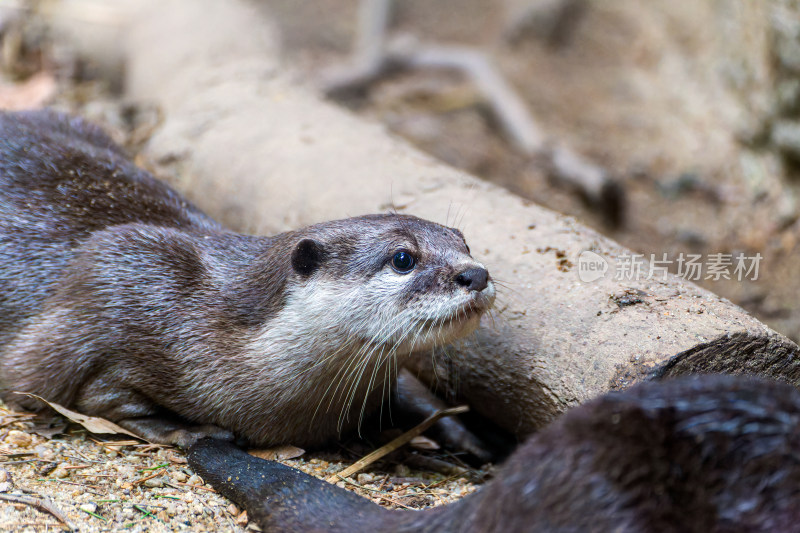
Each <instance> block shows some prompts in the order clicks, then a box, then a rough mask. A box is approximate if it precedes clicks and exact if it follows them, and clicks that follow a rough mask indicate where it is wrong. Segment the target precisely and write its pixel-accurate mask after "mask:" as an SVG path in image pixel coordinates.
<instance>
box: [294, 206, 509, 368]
mask: <svg viewBox="0 0 800 533" xmlns="http://www.w3.org/2000/svg"><path fill="white" fill-rule="evenodd" d="M296 239H297V242H296V244H295V245H294V247H293V251H292V254H291V265H292V270H293V276H294V279H293V282H292V283H289V287H290V288H289V294H288V295H287V296H288V298H287V306H288V307H295V306H297V310H298V311H299V310H300V308H302V310H303V311H304V312H305V313H306V315H307V319H311V320H314V323H315V326H317V327H319V328H321V331H320V334H323V335H325V336H327V337H328V338H329V339H330V340H331V341H332V342H333V343H334V344H342V343H352V342H356V343H358V344H361V345H368V346H373V347H382V348H388V349H390V350H391V351H392V352H394V353H398V354H401V353H410V352H412V351H417V350H423V349H427V348H430V347H432V346H434V345H437V344H446V343H448V342H451V341H453V340H456V339H458V338H460V337H463V336H465V335H468V334H469V333H471V332H472V331H474V329H475V328H476V327H477V326H478V323H479V321H480V317H481V315H482V314H483V313H484V312H485V311H486V310H487V309H489V307H491V305H492V303H493V302H494V296H495V290H494V284H493V282H492V279H491V276H490V275H489V272H488V271H487V270H486V268H485V267H484V266H483V265H482V264H480V263H478V262H477V261H475V260H474V259H473V258H472V256H471V255H470V250H469V247H468V246H467V244H466V242H465V241H464V236H463V235H462V234H461V232H460V231H458V230H457V229H452V228H448V227H445V226H441V225H439V224H435V223H433V222H429V221H426V220H422V219H419V218H416V217H413V216H407V215H369V216H363V217H357V218H350V219H346V220H340V221H334V222H327V223H325V224H320V225H317V226H311V227H309V228H307V229H306V230H303V231H301V232H299V234H298V235H297V236H296ZM381 351H382V352H383V351H384V350H383V349H382V350H381Z"/></svg>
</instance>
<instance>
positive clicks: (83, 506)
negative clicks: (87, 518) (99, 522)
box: [78, 503, 97, 513]
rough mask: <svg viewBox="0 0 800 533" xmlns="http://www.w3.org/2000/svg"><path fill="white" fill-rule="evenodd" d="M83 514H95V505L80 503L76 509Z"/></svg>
mask: <svg viewBox="0 0 800 533" xmlns="http://www.w3.org/2000/svg"><path fill="white" fill-rule="evenodd" d="M78 509H80V510H81V511H83V512H84V513H96V512H97V504H96V503H82V504H81V505H80V507H78Z"/></svg>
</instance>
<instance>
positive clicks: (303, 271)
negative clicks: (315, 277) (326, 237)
mask: <svg viewBox="0 0 800 533" xmlns="http://www.w3.org/2000/svg"><path fill="white" fill-rule="evenodd" d="M324 260H325V248H323V246H322V243H320V242H317V241H315V240H314V239H303V240H302V241H300V242H298V243H297V245H296V246H295V247H294V251H292V268H294V270H295V272H297V273H298V274H300V275H301V276H310V275H311V274H313V273H314V271H315V270H316V269H317V268H318V267H319V266H320V265H321V264H322V262H323V261H324Z"/></svg>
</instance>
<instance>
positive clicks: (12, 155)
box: [0, 112, 494, 445]
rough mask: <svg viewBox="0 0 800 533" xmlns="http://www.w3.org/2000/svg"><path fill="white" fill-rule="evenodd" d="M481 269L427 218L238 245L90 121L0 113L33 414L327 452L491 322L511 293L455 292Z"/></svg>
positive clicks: (0, 205)
mask: <svg viewBox="0 0 800 533" xmlns="http://www.w3.org/2000/svg"><path fill="white" fill-rule="evenodd" d="M398 248H404V249H408V250H410V251H412V252H413V253H415V254H417V255H418V256H419V268H417V269H416V270H415V271H414V272H413V273H412V274H409V275H400V274H397V273H396V272H394V271H393V270H392V269H391V267H390V266H389V265H388V260H389V259H390V258H391V256H392V254H393V253H394V252H395V251H396V250H397V249H398ZM475 265H478V264H477V263H476V262H475V261H474V260H473V259H472V258H471V257H470V256H469V253H468V249H467V247H466V244H465V243H464V239H463V236H462V235H461V234H460V232H458V231H457V230H452V229H450V228H446V227H444V226H440V225H438V224H434V223H432V222H427V221H424V220H421V219H418V218H415V217H411V216H403V215H368V216H364V217H357V218H352V219H346V220H341V221H333V222H327V223H323V224H318V225H315V226H310V227H308V228H304V229H301V230H298V231H293V232H287V233H283V234H280V235H277V236H274V237H254V236H248V235H239V234H236V233H233V232H231V231H229V230H227V229H225V228H224V227H222V226H221V225H219V224H218V223H216V222H215V221H214V220H212V219H211V218H209V217H207V216H206V215H204V214H203V213H202V212H200V211H199V210H198V209H197V208H196V207H194V206H192V205H191V204H190V203H188V202H187V201H186V200H185V199H183V197H181V196H180V195H179V194H178V193H176V192H175V191H173V190H172V189H170V188H169V187H167V186H166V185H165V184H163V183H161V182H159V181H157V180H156V179H154V178H153V177H152V176H150V175H149V174H148V173H146V172H145V171H143V170H140V169H138V168H136V167H135V166H134V165H133V164H132V163H131V162H130V161H129V160H128V159H127V158H126V156H125V155H124V154H123V153H122V151H121V150H120V149H119V148H118V147H116V146H115V145H114V144H113V142H112V141H111V140H110V139H108V138H107V136H106V135H105V134H103V133H102V131H100V130H99V129H98V128H96V127H94V126H92V125H91V124H88V123H86V122H84V121H81V120H79V119H73V118H69V117H67V116H64V115H59V114H55V113H48V112H31V113H6V114H2V115H0V284H2V285H0V376H2V389H3V391H4V398H5V399H7V400H10V401H13V402H15V403H19V404H22V405H24V406H27V407H29V408H36V407H39V406H38V405H37V404H36V403H34V402H32V401H28V400H26V399H21V398H20V397H19V396H18V395H13V394H10V392H11V391H25V392H32V393H35V394H38V395H41V396H44V397H45V398H47V399H49V400H51V401H55V402H57V403H60V404H62V405H66V406H72V407H74V408H76V409H77V410H79V411H81V412H83V413H86V414H90V415H97V416H103V417H106V418H109V419H111V420H113V421H116V422H119V423H120V424H121V425H123V426H126V427H130V428H131V429H134V430H135V431H136V430H138V431H142V432H144V433H145V436H147V437H149V438H154V439H155V440H159V441H163V440H167V441H173V442H175V443H177V444H181V445H186V444H188V443H190V442H191V441H192V440H193V439H194V438H196V437H197V436H199V435H202V434H205V433H209V432H212V433H213V431H211V430H207V429H203V428H201V429H200V430H199V431H197V432H195V433H192V431H194V429H192V428H191V426H189V427H188V428H186V427H185V426H184V425H183V422H190V423H192V424H213V425H215V426H219V427H220V428H225V429H227V430H231V431H233V432H234V433H236V434H237V435H239V436H243V437H246V438H247V439H249V440H250V441H251V442H253V443H256V444H261V445H265V444H276V443H281V442H291V443H293V444H297V445H313V444H319V443H321V442H323V441H324V440H327V439H328V438H330V437H332V436H334V435H335V434H336V433H337V432H338V431H340V430H342V429H346V428H349V427H352V426H353V425H354V423H356V422H357V421H358V419H359V418H360V416H361V413H362V412H366V411H369V410H371V409H372V408H374V406H375V405H376V404H377V403H379V402H380V401H381V400H382V399H383V398H385V397H386V395H387V394H388V388H389V386H390V384H391V382H392V381H393V379H394V377H395V376H396V375H397V368H396V366H397V358H398V357H400V358H401V357H402V356H405V355H407V354H408V353H409V352H410V351H412V350H416V349H427V348H429V347H431V346H432V345H433V344H435V343H438V342H441V343H444V342H447V341H449V340H453V339H455V338H457V337H459V336H462V335H464V334H466V333H469V332H470V331H471V330H472V329H474V328H475V327H476V326H477V322H478V320H479V316H480V312H481V311H482V310H485V309H486V308H487V307H488V306H489V305H491V301H492V299H493V295H494V292H493V291H494V289H493V288H492V287H491V286H489V287H487V289H486V290H484V291H481V292H480V293H476V291H468V290H464V288H463V287H459V286H457V285H456V284H455V283H454V282H453V278H454V276H456V275H457V274H458V273H459V272H460V271H463V269H464V268H468V267H474V266H475ZM468 305H472V306H474V308H475V309H476V310H477V312H474V313H471V314H469V316H467V314H466V312H465V309H466V307H465V306H468ZM453 317H455V318H456V320H455V321H454V322H453V323H452V324H451V323H450V322H448V319H450V318H453ZM174 415H179V416H178V417H175V416H174ZM312 418H313V421H312ZM170 419H172V422H167V420H170ZM159 420H161V421H163V424H162V425H160V426H159V423H160V422H158V421H159ZM187 430H188V431H189V433H185V431H187ZM170 431H174V432H175V433H170ZM219 434H220V435H224V434H225V432H224V431H222V432H219Z"/></svg>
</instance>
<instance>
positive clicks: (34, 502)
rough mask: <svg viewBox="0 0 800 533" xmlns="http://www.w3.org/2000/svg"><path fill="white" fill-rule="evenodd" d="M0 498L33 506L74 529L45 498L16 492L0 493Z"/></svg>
mask: <svg viewBox="0 0 800 533" xmlns="http://www.w3.org/2000/svg"><path fill="white" fill-rule="evenodd" d="M0 500H5V501H7V502H14V503H21V504H24V505H30V506H31V507H35V508H36V509H39V510H40V511H44V512H46V513H49V514H51V515H53V516H54V517H55V518H56V520H58V521H59V522H61V523H62V524H64V525H65V526H67V528H69V530H70V531H75V527H74V526H73V525H72V524H70V523H69V522H68V521H67V517H66V516H64V515H63V514H62V513H61V511H59V510H58V509H57V508H56V506H55V505H53V504H52V503H50V502H49V501H47V500H44V499H39V498H31V497H29V496H17V495H16V494H3V493H0Z"/></svg>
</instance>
